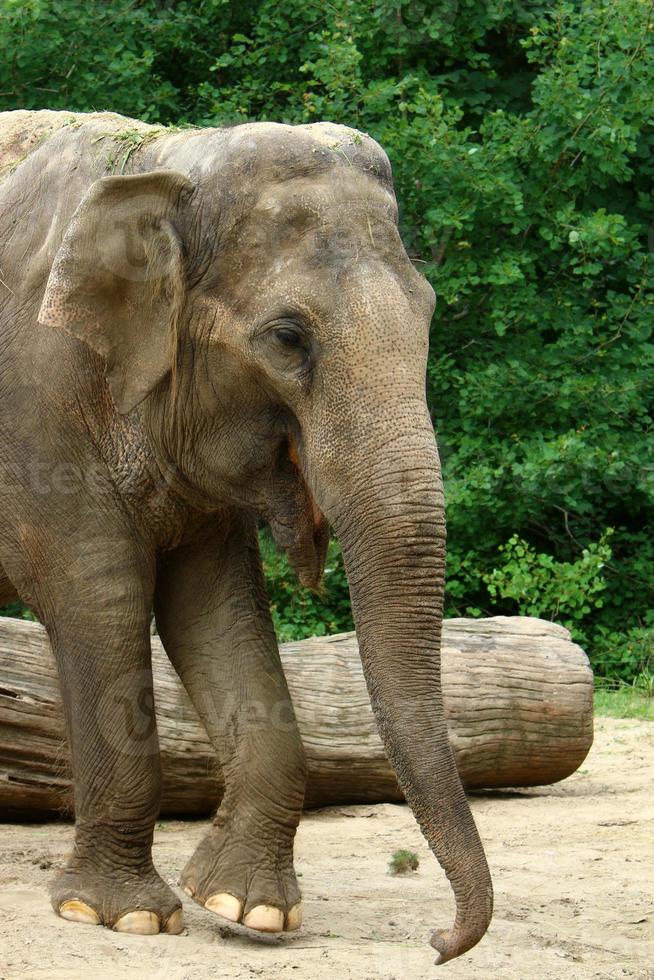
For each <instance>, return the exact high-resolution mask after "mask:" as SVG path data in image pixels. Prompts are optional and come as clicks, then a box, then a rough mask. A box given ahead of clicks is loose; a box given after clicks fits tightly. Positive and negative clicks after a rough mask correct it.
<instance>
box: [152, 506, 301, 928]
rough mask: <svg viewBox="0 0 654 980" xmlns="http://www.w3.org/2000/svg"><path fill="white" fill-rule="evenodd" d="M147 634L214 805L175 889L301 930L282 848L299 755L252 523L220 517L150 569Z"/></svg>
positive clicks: (224, 909) (293, 819) (252, 921)
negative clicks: (190, 722) (175, 687)
mask: <svg viewBox="0 0 654 980" xmlns="http://www.w3.org/2000/svg"><path fill="white" fill-rule="evenodd" d="M155 610H156V617H157V624H158V628H159V632H160V634H161V638H162V641H163V644H164V646H165V648H166V651H167V653H168V655H169V657H170V659H171V661H172V663H173V664H174V666H175V669H176V670H177V672H178V674H179V676H180V678H181V680H182V682H183V684H184V686H185V687H186V689H187V691H188V693H189V695H190V697H191V700H192V701H193V703H194V705H195V708H196V710H197V711H198V714H199V715H200V717H201V718H202V721H203V722H204V725H205V727H206V729H207V732H208V734H209V736H210V738H211V740H212V743H213V745H214V748H215V750H216V753H217V756H218V761H219V763H220V765H221V767H222V771H223V775H224V780H225V795H224V798H223V800H222V802H221V804H220V807H219V809H218V812H217V814H216V816H215V819H214V822H213V826H212V828H211V831H210V832H209V834H208V835H207V836H206V837H205V839H204V840H203V841H202V842H201V843H200V845H199V847H198V848H197V850H196V852H195V854H194V855H193V856H192V857H191V859H190V861H189V862H188V864H187V865H186V867H185V869H184V871H183V873H182V878H181V883H182V885H183V886H184V889H185V891H186V892H187V893H188V894H189V895H192V896H193V898H194V899H195V900H196V901H197V902H199V903H200V904H201V905H203V906H204V907H205V908H207V909H210V910H211V911H213V912H215V913H217V914H218V915H221V916H223V917H224V918H227V919H229V920H231V921H233V922H243V924H244V925H247V926H249V927H250V928H252V929H258V930H262V931H265V932H281V931H282V930H290V929H297V928H298V927H299V925H300V922H301V905H300V891H299V888H298V884H297V879H296V876H295V871H294V868H293V841H294V837H295V832H296V829H297V825H298V823H299V820H300V815H301V811H302V804H303V801H304V788H305V760H304V750H303V747H302V742H301V740H300V735H299V732H298V729H297V724H296V721H295V715H294V712H293V707H292V704H291V700H290V696H289V693H288V688H287V686H286V680H285V677H284V673H283V670H282V666H281V662H280V659H279V651H278V648H277V642H276V639H275V633H274V629H273V626H272V622H271V619H270V614H269V609H268V600H267V596H266V594H265V589H264V584H263V576H262V572H261V564H260V559H259V550H258V543H257V536H256V525H255V524H254V522H253V521H251V520H250V519H249V518H245V517H240V516H237V517H230V518H228V519H225V522H224V523H223V524H222V525H220V524H218V522H217V521H216V522H214V524H213V526H212V524H209V523H207V524H205V526H204V527H203V528H202V529H201V530H200V532H199V533H198V535H197V538H196V539H195V541H194V542H193V543H191V544H187V545H184V546H183V547H181V548H179V549H178V550H177V551H176V552H174V553H172V554H170V555H168V556H167V557H166V559H165V561H163V562H162V563H161V564H160V568H159V573H158V577H157V586H156V593H155Z"/></svg>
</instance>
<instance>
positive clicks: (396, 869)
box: [388, 850, 420, 875]
mask: <svg viewBox="0 0 654 980" xmlns="http://www.w3.org/2000/svg"><path fill="white" fill-rule="evenodd" d="M419 864H420V861H419V860H418V855H417V854H414V853H413V851H404V850H399V851H395V852H394V854H393V856H392V857H391V859H390V861H389V862H388V872H389V874H392V875H406V874H409V873H410V872H411V871H417V870H418V865H419Z"/></svg>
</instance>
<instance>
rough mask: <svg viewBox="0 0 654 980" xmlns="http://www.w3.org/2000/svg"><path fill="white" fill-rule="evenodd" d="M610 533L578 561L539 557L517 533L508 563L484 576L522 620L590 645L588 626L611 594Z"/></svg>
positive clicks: (506, 549) (505, 549)
mask: <svg viewBox="0 0 654 980" xmlns="http://www.w3.org/2000/svg"><path fill="white" fill-rule="evenodd" d="M611 534H613V529H612V528H608V529H607V531H606V532H605V533H604V534H603V535H602V537H601V538H600V540H599V541H598V542H597V543H594V544H589V545H588V547H587V548H584V550H583V551H582V553H581V556H580V557H579V558H578V559H577V560H576V561H574V562H569V561H557V560H556V559H555V558H553V557H552V555H545V554H537V553H536V551H534V549H533V548H532V547H531V546H530V545H529V544H527V542H526V541H522V540H521V539H520V538H519V537H518V536H517V534H514V535H513V537H511V538H509V540H508V541H507V543H506V544H503V545H500V547H499V551H500V554H501V556H502V558H503V563H502V565H501V566H500V567H499V568H494V569H493V571H492V572H490V573H489V574H486V575H484V581H485V582H486V584H487V586H488V592H489V594H490V596H491V598H493V599H511V600H513V601H514V602H515V603H516V606H517V609H516V612H518V613H519V614H520V615H521V616H539V617H540V618H541V619H550V620H556V621H557V622H559V623H561V624H562V625H563V626H567V627H568V629H569V630H570V631H571V632H572V635H573V637H574V639H575V640H578V641H579V642H581V643H585V642H586V636H585V635H584V632H583V629H582V624H583V622H584V620H586V619H587V617H588V616H589V614H590V613H591V612H592V611H593V609H601V607H602V606H603V604H604V601H603V592H604V590H605V589H606V579H605V577H604V568H605V566H606V563H607V561H608V560H609V558H610V557H611V548H610V546H609V544H608V539H609V537H610V535H611Z"/></svg>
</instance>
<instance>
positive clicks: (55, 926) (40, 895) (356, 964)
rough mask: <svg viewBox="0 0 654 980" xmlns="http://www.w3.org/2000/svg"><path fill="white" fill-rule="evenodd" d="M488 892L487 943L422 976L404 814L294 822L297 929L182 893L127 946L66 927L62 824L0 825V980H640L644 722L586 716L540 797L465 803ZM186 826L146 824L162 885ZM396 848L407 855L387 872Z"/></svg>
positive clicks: (443, 919)
mask: <svg viewBox="0 0 654 980" xmlns="http://www.w3.org/2000/svg"><path fill="white" fill-rule="evenodd" d="M472 807H473V810H474V814H475V817H476V819H477V822H478V825H479V828H480V831H481V834H482V837H483V839H484V841H485V842H486V849H487V853H488V859H489V863H490V865H491V870H492V872H493V875H494V879H495V891H496V911H495V918H494V920H493V924H492V926H491V929H490V931H489V934H488V936H487V937H486V938H485V939H484V941H483V942H482V943H481V944H480V945H479V946H478V947H477V948H476V949H475V950H473V951H472V952H471V953H469V954H468V955H467V956H465V957H463V958H462V959H460V960H457V961H455V962H453V963H451V964H448V965H447V966H445V967H441V968H440V969H439V970H437V969H436V968H435V967H434V966H433V955H432V950H431V947H430V946H429V945H428V944H427V942H426V940H427V938H428V936H429V933H430V929H431V927H433V926H434V925H437V924H438V925H440V926H446V925H448V924H449V919H450V916H451V912H452V904H451V899H450V894H449V888H448V886H447V882H446V880H445V877H444V875H443V874H442V872H441V871H440V869H439V868H438V867H437V865H436V862H435V860H434V859H433V858H432V857H431V855H430V854H429V851H428V849H427V847H426V845H425V843H424V841H423V840H422V837H421V835H420V833H419V831H418V829H417V827H416V825H415V823H414V822H413V818H412V816H411V813H410V811H409V810H408V809H407V807H405V806H395V805H385V806H366V807H350V808H330V809H325V810H322V811H318V812H314V813H310V814H308V815H307V816H306V817H305V819H304V820H303V822H302V826H301V828H300V831H299V838H298V844H297V861H296V864H297V868H298V871H299V872H300V873H301V876H302V877H301V882H302V886H303V890H304V900H305V926H304V927H303V929H302V930H301V932H299V933H295V934H293V935H289V936H286V937H284V938H281V939H279V938H276V939H256V938H253V937H252V936H251V935H248V933H247V932H246V931H245V930H239V929H231V928H229V927H225V926H223V925H222V924H221V920H219V919H217V918H216V917H215V916H212V915H210V914H209V913H207V912H205V911H204V910H203V909H200V908H198V907H197V906H195V905H194V904H193V903H192V902H191V901H190V900H188V899H186V897H184V906H185V910H186V923H187V926H188V930H187V934H185V935H182V936H159V937H154V936H153V937H140V936H124V935H120V936H119V935H117V934H114V933H111V932H110V931H108V930H106V929H102V928H100V927H92V926H79V925H74V924H72V923H67V922H64V921H63V920H61V919H58V918H57V917H56V916H55V915H54V914H53V913H52V912H51V911H50V908H49V904H48V899H47V892H46V885H47V881H48V878H49V877H50V875H51V873H52V872H51V868H52V867H53V866H56V865H57V864H59V863H60V862H61V861H62V859H63V857H64V855H65V853H66V851H67V850H68V849H69V847H70V844H71V840H72V828H71V826H70V825H63V824H56V825H55V824H53V825H38V826H17V825H4V826H2V827H1V828H0V978H2V980H19V978H20V980H32V978H46V977H47V978H49V980H60V978H61V980H63V978H66V980H70V978H83V980H87V978H90V980H105V978H107V980H108V978H111V980H122V978H126V980H127V978H137V977H138V978H146V980H186V978H188V980H198V978H202V980H211V978H214V977H221V978H222V977H225V978H230V980H231V978H238V980H240V978H250V977H265V978H278V977H279V978H293V980H314V978H316V977H326V978H327V977H329V978H331V977H336V978H341V977H344V978H357V980H359V978H362V980H364V978H366V980H367V978H371V980H391V978H396V980H400V978H402V980H403V978H409V977H417V978H422V977H433V976H436V975H439V976H443V977H452V978H453V980H454V978H456V980H459V978H465V980H476V978H480V980H481V978H482V977H483V978H484V980H504V978H507V980H508V978H511V980H513V978H516V980H527V978H532V977H533V978H538V980H549V978H552V980H553V978H557V980H559V978H570V980H576V978H591V977H592V978H598V980H599V978H611V980H613V978H622V977H633V978H638V980H652V978H654V724H652V723H651V722H642V721H615V720H612V719H599V720H598V721H597V724H596V738H595V746H594V748H593V750H592V752H591V754H590V756H589V757H588V759H587V761H586V763H585V764H584V766H583V767H582V769H581V770H580V771H579V772H578V773H576V774H575V775H574V776H572V777H571V778H570V779H568V780H566V781H565V782H563V783H561V784H559V785H557V786H552V787H549V788H544V789H538V790H526V791H519V792H515V793H508V792H495V793H488V794H478V795H475V796H473V797H472ZM204 826H205V825H204V824H203V823H201V822H195V823H190V822H175V821H170V822H165V823H162V824H160V825H159V827H158V829H157V834H156V841H155V861H156V863H157V865H158V867H159V870H160V871H161V873H162V874H163V875H164V877H165V878H166V879H167V880H168V881H169V882H170V883H171V884H173V883H174V882H175V879H176V875H177V873H178V871H179V869H180V867H181V865H182V864H183V861H184V858H185V856H186V855H187V854H189V853H190V852H191V850H192V848H193V847H194V845H195V843H196V841H197V840H198V839H199V838H200V836H201V835H202V833H203V829H204ZM398 848H410V849H412V850H414V851H416V852H417V853H418V855H419V856H420V867H419V869H418V871H417V872H415V873H413V874H411V875H410V876H409V877H392V876H390V875H389V874H388V873H387V863H388V860H389V858H390V856H391V854H392V853H393V851H395V850H396V849H398Z"/></svg>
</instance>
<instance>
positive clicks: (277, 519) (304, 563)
mask: <svg viewBox="0 0 654 980" xmlns="http://www.w3.org/2000/svg"><path fill="white" fill-rule="evenodd" d="M265 517H266V520H267V521H268V524H269V526H270V530H271V532H272V536H273V538H274V540H275V543H276V544H277V545H278V547H280V548H281V549H282V550H283V551H285V552H286V554H287V556H288V560H289V562H290V564H291V567H292V568H293V571H294V572H295V574H296V575H297V577H298V580H299V581H300V584H301V585H304V586H306V587H307V588H310V589H316V588H317V587H318V585H319V584H320V580H321V578H322V574H323V571H324V567H325V560H326V557H327V546H328V544H329V525H328V523H327V521H326V519H325V517H324V516H323V514H322V513H321V511H320V509H319V507H318V505H317V504H316V501H315V499H314V497H313V494H312V493H311V490H310V489H309V487H308V486H307V483H306V481H305V479H304V476H303V475H302V470H301V468H300V464H299V460H298V455H297V451H296V449H295V446H294V445H293V443H292V442H288V443H285V444H283V445H282V447H281V448H280V452H279V456H278V459H277V465H276V467H275V469H274V472H273V478H272V482H271V486H270V490H269V493H268V494H267V499H266V505H265Z"/></svg>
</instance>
